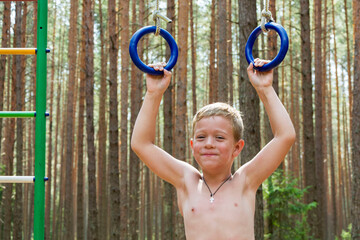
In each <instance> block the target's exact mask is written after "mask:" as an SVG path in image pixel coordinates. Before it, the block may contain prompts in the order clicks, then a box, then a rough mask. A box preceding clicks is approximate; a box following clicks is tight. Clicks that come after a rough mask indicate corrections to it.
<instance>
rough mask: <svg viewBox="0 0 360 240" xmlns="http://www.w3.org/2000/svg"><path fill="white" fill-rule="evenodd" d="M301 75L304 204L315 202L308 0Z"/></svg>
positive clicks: (303, 16)
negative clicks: (306, 189) (306, 190)
mask: <svg viewBox="0 0 360 240" xmlns="http://www.w3.org/2000/svg"><path fill="white" fill-rule="evenodd" d="M300 6H301V75H302V99H303V106H302V111H303V146H304V184H305V187H310V188H309V190H308V192H307V194H306V195H305V202H306V203H311V202H313V201H316V198H315V196H316V188H315V187H314V186H313V184H314V183H315V182H316V179H315V177H316V172H315V149H314V145H315V142H314V141H315V138H314V125H313V108H312V105H313V100H312V94H313V93H312V80H311V72H312V70H311V52H310V51H309V49H310V48H311V47H310V46H311V42H310V9H309V0H301V2H300ZM316 219H317V215H316V209H313V210H311V211H309V215H308V223H309V226H310V228H311V232H310V234H311V235H315V228H316V223H317V220H316Z"/></svg>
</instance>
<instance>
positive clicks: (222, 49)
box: [217, 0, 229, 103]
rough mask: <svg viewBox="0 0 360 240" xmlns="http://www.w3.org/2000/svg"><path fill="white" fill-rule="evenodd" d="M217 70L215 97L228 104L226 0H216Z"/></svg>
mask: <svg viewBox="0 0 360 240" xmlns="http://www.w3.org/2000/svg"><path fill="white" fill-rule="evenodd" d="M217 3H218V28H217V32H218V36H219V41H218V46H219V48H218V69H219V71H220V74H218V88H217V91H218V93H217V95H218V101H220V102H226V103H227V102H228V100H229V97H228V93H229V83H228V77H227V72H228V68H227V56H226V52H227V41H226V40H227V36H226V29H227V27H226V26H227V24H226V17H227V15H226V5H227V4H226V0H218V1H217Z"/></svg>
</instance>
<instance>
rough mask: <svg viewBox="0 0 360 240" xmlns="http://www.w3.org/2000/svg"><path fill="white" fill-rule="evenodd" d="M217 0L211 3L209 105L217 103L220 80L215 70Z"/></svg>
mask: <svg viewBox="0 0 360 240" xmlns="http://www.w3.org/2000/svg"><path fill="white" fill-rule="evenodd" d="M215 9H216V7H215V0H212V1H211V23H210V57H209V58H210V59H209V62H210V69H209V71H210V72H209V103H212V102H216V101H217V99H218V98H217V88H218V78H217V75H216V70H215V63H216V58H215V49H216V41H215V38H216V36H215V32H216V29H215V26H216V24H215V23H216V17H215Z"/></svg>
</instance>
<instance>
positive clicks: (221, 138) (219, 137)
mask: <svg viewBox="0 0 360 240" xmlns="http://www.w3.org/2000/svg"><path fill="white" fill-rule="evenodd" d="M216 139H219V140H224V139H225V138H224V137H223V136H216Z"/></svg>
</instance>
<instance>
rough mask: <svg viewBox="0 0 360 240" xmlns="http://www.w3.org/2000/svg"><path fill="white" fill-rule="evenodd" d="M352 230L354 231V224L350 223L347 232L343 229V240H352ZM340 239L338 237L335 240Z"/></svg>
mask: <svg viewBox="0 0 360 240" xmlns="http://www.w3.org/2000/svg"><path fill="white" fill-rule="evenodd" d="M351 229H352V224H351V223H350V224H349V226H348V228H347V230H345V229H343V230H342V232H341V238H340V239H342V240H351ZM338 239H339V238H338V237H336V238H335V240H338Z"/></svg>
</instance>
